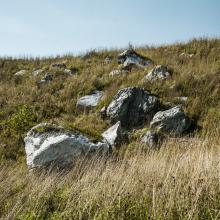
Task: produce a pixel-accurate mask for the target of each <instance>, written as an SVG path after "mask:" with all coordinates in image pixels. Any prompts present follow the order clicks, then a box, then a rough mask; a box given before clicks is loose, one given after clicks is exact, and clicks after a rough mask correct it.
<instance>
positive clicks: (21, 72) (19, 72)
mask: <svg viewBox="0 0 220 220" xmlns="http://www.w3.org/2000/svg"><path fill="white" fill-rule="evenodd" d="M25 74H27V70H20V71H18V72H17V73H15V74H14V76H24V75H25Z"/></svg>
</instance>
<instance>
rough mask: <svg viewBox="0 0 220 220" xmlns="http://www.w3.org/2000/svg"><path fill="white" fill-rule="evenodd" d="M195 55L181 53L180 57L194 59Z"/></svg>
mask: <svg viewBox="0 0 220 220" xmlns="http://www.w3.org/2000/svg"><path fill="white" fill-rule="evenodd" d="M193 56H194V54H188V53H181V54H180V55H179V57H180V58H192V57H193Z"/></svg>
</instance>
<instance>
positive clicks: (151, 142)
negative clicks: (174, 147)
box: [140, 131, 162, 148]
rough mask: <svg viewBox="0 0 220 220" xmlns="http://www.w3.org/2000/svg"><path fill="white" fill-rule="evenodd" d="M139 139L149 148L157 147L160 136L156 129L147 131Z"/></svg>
mask: <svg viewBox="0 0 220 220" xmlns="http://www.w3.org/2000/svg"><path fill="white" fill-rule="evenodd" d="M140 141H141V143H143V144H146V145H148V146H149V147H150V148H158V147H159V145H160V144H161V142H162V136H161V135H160V134H159V133H158V132H156V131H148V132H147V133H146V134H144V135H142V136H141V137H140Z"/></svg>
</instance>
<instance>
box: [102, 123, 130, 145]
mask: <svg viewBox="0 0 220 220" xmlns="http://www.w3.org/2000/svg"><path fill="white" fill-rule="evenodd" d="M102 137H103V138H104V140H105V141H106V142H107V143H108V144H109V145H110V146H111V147H112V148H115V147H118V146H120V145H121V144H122V143H123V142H125V141H126V139H127V135H126V133H124V132H123V130H122V128H121V122H120V121H118V122H117V123H116V124H115V125H113V126H112V127H110V128H109V129H108V130H106V131H105V132H104V133H102Z"/></svg>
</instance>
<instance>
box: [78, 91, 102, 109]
mask: <svg viewBox="0 0 220 220" xmlns="http://www.w3.org/2000/svg"><path fill="white" fill-rule="evenodd" d="M103 95H104V93H103V92H102V91H95V92H94V93H92V94H91V95H86V96H83V97H81V98H80V99H79V100H78V101H77V103H76V108H77V109H78V110H90V109H92V108H94V107H96V106H97V105H98V103H99V102H100V101H101V99H102V97H103Z"/></svg>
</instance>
